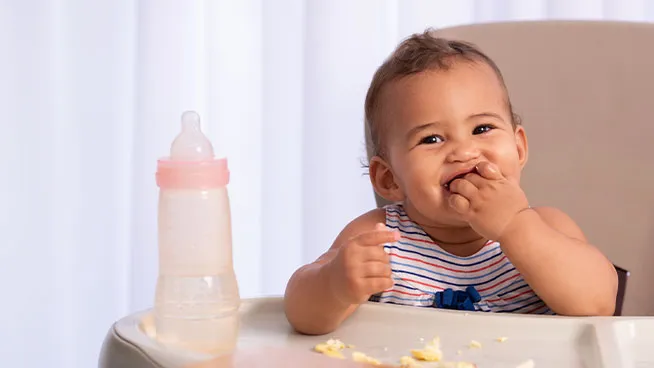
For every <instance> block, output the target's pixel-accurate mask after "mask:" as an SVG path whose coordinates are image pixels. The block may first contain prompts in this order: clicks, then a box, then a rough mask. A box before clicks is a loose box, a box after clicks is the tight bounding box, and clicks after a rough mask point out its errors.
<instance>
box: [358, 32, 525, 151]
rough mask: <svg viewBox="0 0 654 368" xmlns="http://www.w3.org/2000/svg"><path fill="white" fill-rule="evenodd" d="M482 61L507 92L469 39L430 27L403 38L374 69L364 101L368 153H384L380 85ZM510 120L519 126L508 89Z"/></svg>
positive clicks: (494, 65) (518, 119) (484, 55)
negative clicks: (378, 112) (458, 63)
mask: <svg viewBox="0 0 654 368" xmlns="http://www.w3.org/2000/svg"><path fill="white" fill-rule="evenodd" d="M461 60H463V61H467V62H482V63H486V64H488V65H489V66H490V67H491V68H493V70H494V71H495V74H497V77H498V79H499V82H500V83H501V84H502V87H503V88H504V90H505V91H506V90H507V88H506V85H505V83H504V78H503V77H502V73H501V72H500V69H499V68H498V67H497V65H496V64H495V62H494V61H493V60H492V59H491V58H490V57H488V56H487V55H486V54H484V53H483V52H482V51H481V50H480V49H479V48H477V47H476V46H475V45H473V44H472V43H469V42H464V41H457V40H449V39H445V38H441V37H438V36H437V35H436V33H435V31H434V30H433V29H432V28H428V29H427V30H426V31H424V32H422V33H415V34H413V35H411V36H410V37H408V38H407V39H405V40H404V41H402V43H400V44H399V45H398V46H397V48H396V49H395V50H394V51H393V53H392V54H391V55H390V56H389V57H388V58H387V59H386V60H385V61H384V63H383V64H382V65H381V66H380V67H379V68H378V69H377V71H376V72H375V74H374V76H373V78H372V82H371V83H370V87H369V88H368V93H367V95H366V102H365V128H366V150H367V151H368V155H369V156H383V155H384V153H385V152H384V148H383V143H382V134H381V132H382V130H383V127H382V126H380V124H379V123H378V122H377V117H376V115H375V112H376V110H377V107H378V106H377V105H378V100H379V94H380V92H381V90H382V88H383V87H384V86H385V85H386V84H388V83H390V82H392V81H394V80H397V79H400V78H403V77H406V76H409V75H412V74H416V73H421V72H424V71H428V70H447V69H449V68H450V67H452V65H453V64H454V63H455V62H456V61H461ZM506 98H507V103H508V108H509V113H510V114H511V118H512V119H511V123H512V125H513V127H514V128H515V127H516V126H517V125H520V124H521V122H520V117H519V116H518V115H516V114H515V113H514V112H513V107H512V106H511V101H510V100H509V96H508V92H507V94H506Z"/></svg>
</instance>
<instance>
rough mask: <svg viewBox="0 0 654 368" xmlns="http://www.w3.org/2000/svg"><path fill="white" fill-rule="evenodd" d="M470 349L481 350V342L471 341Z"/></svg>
mask: <svg viewBox="0 0 654 368" xmlns="http://www.w3.org/2000/svg"><path fill="white" fill-rule="evenodd" d="M470 347H471V348H473V349H480V348H481V343H480V342H479V341H475V340H472V341H470Z"/></svg>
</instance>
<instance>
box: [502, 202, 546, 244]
mask: <svg viewBox="0 0 654 368" xmlns="http://www.w3.org/2000/svg"><path fill="white" fill-rule="evenodd" d="M534 214H537V213H536V211H534V210H533V209H532V208H531V207H527V208H524V209H522V210H520V211H519V212H518V213H516V214H515V215H513V217H512V218H511V220H510V221H509V222H508V223H507V224H506V226H505V227H504V230H503V231H502V233H501V234H500V236H498V237H497V241H498V242H499V243H500V244H507V243H510V239H512V238H515V237H516V235H517V234H518V233H520V232H522V231H526V230H528V229H529V223H530V222H531V221H533V217H532V216H533V215H534Z"/></svg>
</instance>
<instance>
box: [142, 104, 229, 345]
mask: <svg viewBox="0 0 654 368" xmlns="http://www.w3.org/2000/svg"><path fill="white" fill-rule="evenodd" d="M181 128H182V129H181V133H179V135H178V136H177V137H176V138H175V140H174V141H173V143H172V146H171V148H170V157H166V158H162V159H160V160H159V161H158V163H157V174H156V181H157V185H158V186H159V188H160V190H159V209H158V210H159V213H158V238H159V276H158V279H157V287H156V295H155V304H154V320H155V328H156V336H157V340H158V341H159V342H161V343H163V344H166V345H170V346H174V347H179V348H183V349H188V350H192V351H198V352H204V353H209V354H220V353H224V352H229V351H231V350H233V349H234V347H235V345H236V340H237V335H238V324H239V322H238V314H237V313H238V308H239V306H240V295H239V291H238V284H237V281H236V276H235V274H234V267H233V263H232V234H231V215H230V206H229V197H228V195H227V188H226V186H227V183H228V182H229V171H228V168H227V160H226V159H224V158H221V159H218V158H215V157H214V152H213V147H212V145H211V142H209V140H208V139H207V138H206V137H205V135H204V134H203V133H202V131H201V129H200V117H199V116H198V114H196V113H195V112H192V111H187V112H185V113H184V114H183V115H182V126H181Z"/></svg>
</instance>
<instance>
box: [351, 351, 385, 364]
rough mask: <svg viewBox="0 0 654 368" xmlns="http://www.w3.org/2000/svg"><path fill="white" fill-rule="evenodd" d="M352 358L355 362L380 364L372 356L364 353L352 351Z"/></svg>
mask: <svg viewBox="0 0 654 368" xmlns="http://www.w3.org/2000/svg"><path fill="white" fill-rule="evenodd" d="M352 360H354V361H355V362H357V363H368V364H372V365H381V362H380V361H379V360H377V359H375V358H373V357H369V356H367V355H366V354H364V353H361V352H359V351H355V352H353V353H352Z"/></svg>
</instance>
